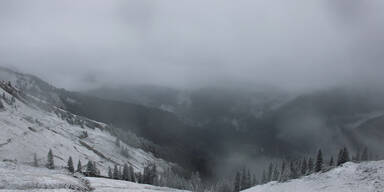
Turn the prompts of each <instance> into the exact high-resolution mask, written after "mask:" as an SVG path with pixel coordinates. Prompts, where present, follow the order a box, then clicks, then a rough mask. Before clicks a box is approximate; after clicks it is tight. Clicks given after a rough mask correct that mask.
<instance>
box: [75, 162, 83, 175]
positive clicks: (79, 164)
mask: <svg viewBox="0 0 384 192" xmlns="http://www.w3.org/2000/svg"><path fill="white" fill-rule="evenodd" d="M76 172H79V173H81V172H82V165H81V161H80V159H79V162H78V163H77V169H76Z"/></svg>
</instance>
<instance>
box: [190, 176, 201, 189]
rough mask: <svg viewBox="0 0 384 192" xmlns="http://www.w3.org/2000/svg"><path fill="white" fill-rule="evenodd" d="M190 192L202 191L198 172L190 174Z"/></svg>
mask: <svg viewBox="0 0 384 192" xmlns="http://www.w3.org/2000/svg"><path fill="white" fill-rule="evenodd" d="M190 182H191V185H192V191H202V187H203V186H202V185H201V178H200V174H199V172H196V173H192V176H191V181H190Z"/></svg>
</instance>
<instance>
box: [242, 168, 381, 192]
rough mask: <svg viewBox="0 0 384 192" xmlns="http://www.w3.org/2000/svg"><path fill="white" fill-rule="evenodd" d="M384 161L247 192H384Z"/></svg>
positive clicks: (272, 183) (334, 170)
mask: <svg viewBox="0 0 384 192" xmlns="http://www.w3.org/2000/svg"><path fill="white" fill-rule="evenodd" d="M383 191H384V161H373V162H363V163H359V164H357V163H351V162H349V163H346V164H344V165H343V166H342V167H338V168H335V169H333V170H331V171H329V172H325V173H319V174H312V175H309V176H306V177H302V178H299V179H294V180H291V181H288V182H285V183H277V182H270V183H267V184H265V185H260V186H256V187H253V188H251V189H248V190H245V191H244V192H383Z"/></svg>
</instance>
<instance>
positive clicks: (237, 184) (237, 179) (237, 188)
mask: <svg viewBox="0 0 384 192" xmlns="http://www.w3.org/2000/svg"><path fill="white" fill-rule="evenodd" d="M240 182H241V178H240V172H237V173H236V177H235V183H234V186H235V189H234V192H239V191H240Z"/></svg>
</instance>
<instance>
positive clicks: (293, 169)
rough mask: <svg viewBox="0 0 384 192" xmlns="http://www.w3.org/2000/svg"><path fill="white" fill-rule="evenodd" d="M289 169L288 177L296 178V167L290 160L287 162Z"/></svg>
mask: <svg viewBox="0 0 384 192" xmlns="http://www.w3.org/2000/svg"><path fill="white" fill-rule="evenodd" d="M289 170H290V175H289V178H290V179H296V178H298V172H297V169H296V167H295V165H294V163H293V162H292V161H291V163H290V164H289Z"/></svg>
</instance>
